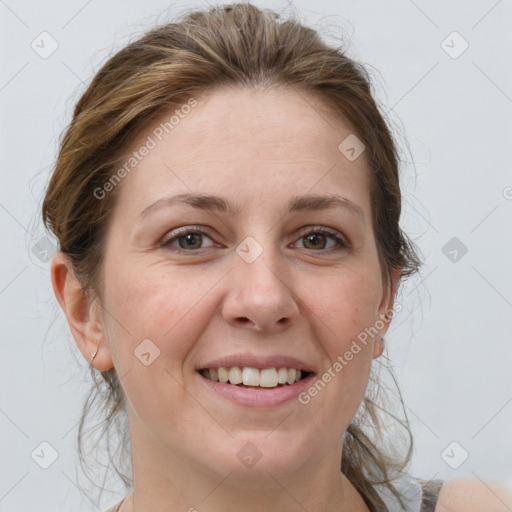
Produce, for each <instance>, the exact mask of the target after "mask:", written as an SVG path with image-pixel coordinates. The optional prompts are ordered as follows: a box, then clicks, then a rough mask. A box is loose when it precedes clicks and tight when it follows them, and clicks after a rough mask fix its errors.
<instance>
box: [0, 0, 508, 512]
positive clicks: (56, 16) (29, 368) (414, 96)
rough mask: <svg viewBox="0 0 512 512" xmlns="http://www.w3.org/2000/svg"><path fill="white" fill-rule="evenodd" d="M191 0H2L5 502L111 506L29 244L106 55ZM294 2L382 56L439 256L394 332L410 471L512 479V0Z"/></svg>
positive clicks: (411, 291)
mask: <svg viewBox="0 0 512 512" xmlns="http://www.w3.org/2000/svg"><path fill="white" fill-rule="evenodd" d="M255 3H256V4H257V5H258V6H265V7H272V8H274V9H275V10H277V11H283V10H285V9H287V3H286V2H283V1H279V2H266V3H265V2H255ZM194 5H197V6H201V7H206V6H207V4H206V3H205V2H196V3H193V2H186V3H178V2H173V3H169V2H165V1H160V0H145V1H144V2H140V1H135V0H130V1H126V0H123V1H121V0H115V1H110V2H108V3H107V2H100V1H99V0H90V1H84V0H69V1H66V2H64V1H63V0H60V1H57V0H51V1H45V2H44V3H43V2H36V1H34V0H32V1H28V0H0V25H1V30H0V38H1V60H2V66H1V70H0V109H1V117H0V130H1V136H0V141H1V142H0V143H1V155H2V161H1V167H0V168H1V171H0V172H1V183H2V186H1V187H0V225H1V241H2V243H1V244H0V258H1V267H0V268H1V270H0V307H1V315H2V316H1V327H2V343H1V350H2V359H1V361H2V367H1V372H0V379H1V388H0V389H1V400H0V429H1V430H0V432H1V436H0V445H1V453H2V457H1V459H0V460H1V461H2V462H1V469H0V512H2V511H12V510H17V511H29V510H35V509H36V508H37V510H66V511H70V510H98V508H96V507H95V506H94V504H93V503H92V502H91V501H89V500H88V499H87V498H86V497H84V496H82V495H81V494H80V490H79V488H78V487H77V482H78V479H79V478H80V477H79V475H78V474H77V471H78V469H77V468H78V466H77V458H76V450H75V434H76V426H77V421H78V419H79V415H80V411H81V407H82V402H83V400H84V398H85V393H86V391H87V387H88V384H87V383H86V381H85V376H86V375H87V374H86V366H87V364H86V362H85V361H83V359H82V358H81V355H80V354H79V353H78V352H77V349H76V347H75V343H74V341H73V339H72V337H71V334H70V332H69V329H68V327H67V323H66V322H65V320H64V316H63V314H62V313H61V311H60V309H58V306H57V305H56V301H55V299H54V297H53V292H52V289H51V283H50V278H49V263H47V262H46V263H45V262H44V261H41V260H40V258H39V257H38V256H37V255H36V254H34V253H33V252H32V248H33V247H34V246H35V245H36V246H37V247H38V248H39V255H40V256H44V252H42V251H44V247H43V245H44V242H41V241H40V239H41V237H42V236H44V234H45V233H44V230H43V227H42V225H41V222H40V221H39V218H38V217H37V216H38V208H39V207H40V204H41V200H42V191H43V188H44V185H45V183H46V180H47V179H48V176H49V174H50V171H51V168H52V164H53V162H54V159H55V156H56V151H57V147H58V138H59V136H60V133H61V132H62V130H63V129H64V127H65V126H66V124H67V123H68V122H69V120H70V119H71V115H72V108H73V106H74V104H75V102H76V101H77V100H78V98H79V96H80V94H81V93H82V92H83V91H84V90H85V87H86V85H88V83H89V82H90V80H91V78H92V76H93V74H94V72H95V71H97V70H98V69H99V66H100V65H101V64H102V63H103V62H104V60H105V59H106V58H107V57H108V56H109V55H110V54H112V53H113V52H114V51H115V50H117V49H120V48H121V47H122V46H123V45H124V44H126V42H128V41H129V40H132V39H134V38H136V37H137V36H139V35H140V34H142V33H143V32H144V31H145V30H146V29H148V28H150V27H151V26H152V25H153V24H154V23H155V22H164V21H166V20H169V17H173V16H175V15H177V14H180V13H181V12H182V10H183V9H184V8H188V7H192V6H194ZM313 7H314V10H311V9H312V8H313ZM292 8H293V9H296V10H297V11H298V12H299V14H300V15H301V16H302V18H303V19H304V21H306V22H307V23H308V24H310V25H313V26H315V27H316V28H318V29H319V30H321V31H322V33H323V34H325V35H326V37H327V38H329V37H339V36H343V34H345V35H346V36H347V37H349V38H350V41H351V43H350V51H349V54H350V55H351V56H352V57H355V58H356V59H358V60H360V61H361V62H363V63H364V64H366V65H367V66H368V67H369V69H370V72H371V73H372V76H373V77H374V80H375V87H376V94H377V99H378V100H379V102H381V104H382V106H383V109H384V111H386V112H388V115H389V117H390V120H391V123H392V125H393V128H394V129H396V130H397V134H398V137H399V140H400V142H401V144H402V152H403V155H404V159H405V165H404V167H403V172H404V177H403V191H404V194H405V198H404V216H403V220H402V226H403V227H404V228H405V230H406V231H407V232H408V233H409V234H410V236H411V237H412V238H413V239H414V240H416V241H417V243H418V244H419V246H420V248H421V250H422V252H423V255H424V258H425V265H424V266H423V269H422V272H421V275H418V276H417V277H416V278H415V279H412V280H410V281H409V282H407V283H406V285H405V287H404V288H403V290H402V293H401V296H400V298H399V300H400V303H401V304H402V305H403V310H402V312H401V313H400V314H399V315H398V316H397V317H396V318H395V320H394V322H393V325H392V328H391V330H390V332H389V335H388V337H387V345H388V347H389V354H390V357H391V359H392V360H393V366H394V371H395V374H396V376H397V377H398V380H399V383H400V386H401V390H402V393H403V396H404V399H405V401H406V404H407V413H408V416H409V419H410V421H411V424H412V428H413V432H414V434H415V452H414V457H413V463H412V467H411V472H412V474H414V475H415V476H419V477H422V478H425V479H430V478H443V479H452V478H456V477H461V476H470V477H474V478H480V479H486V478H488V479H494V480H498V481H501V482H503V483H506V484H507V485H508V486H510V487H511V488H512V463H511V461H512V443H511V440H510V432H511V424H512V403H511V402H512V375H511V371H510V368H511V357H512V348H511V346H512V345H511V344H512V336H511V334H510V327H511V318H512V271H511V255H512V242H511V236H510V235H511V229H510V228H511V222H510V221H511V219H512V172H511V168H510V160H511V158H510V156H511V150H510V148H511V134H512V117H511V114H512V69H511V61H510V49H511V42H512V22H511V20H512V16H511V14H512V2H511V1H510V0H501V1H497V2H496V1H495V0H489V1H487V0H485V1H484V0H482V1H470V2H468V1H462V0H460V1H451V2H446V1H444V0H443V1H442V0H435V1H430V2H427V1H426V0H422V1H420V0H417V1H412V0H393V1H387V2H379V1H377V0H373V1H356V0H350V1H349V0H346V1H345V0H344V1H339V0H336V1H335V0H331V1H328V0H322V1H320V2H318V3H315V4H314V6H313V4H312V2H306V1H303V0H295V1H294V2H293V4H292ZM337 27H341V28H337ZM43 31H47V32H48V33H49V34H51V36H52V38H54V39H55V40H56V41H57V43H58V48H57V50H56V51H55V52H54V53H53V54H52V55H51V56H49V57H48V58H46V59H44V58H41V56H40V55H39V54H38V53H36V51H34V50H33V49H32V47H31V43H32V42H33V41H34V40H35V41H36V43H37V42H38V41H40V40H41V39H40V38H39V39H38V37H39V35H40V34H41V32H43ZM453 31H457V32H458V33H459V34H460V35H461V36H462V38H464V40H466V41H467V43H468V44H469V47H468V49H467V50H466V51H465V52H464V53H462V54H461V55H460V56H458V57H457V58H453V52H458V51H459V50H460V49H461V48H462V46H461V40H460V39H457V36H455V39H454V36H451V37H449V38H448V39H447V42H445V43H444V46H443V41H444V40H446V38H447V37H448V36H449V35H450V34H451V33H452V32H453ZM47 41H49V40H47ZM39 44H41V43H39ZM48 44H49V43H47V44H46V45H45V48H49V46H48ZM447 45H449V46H451V47H452V48H451V49H449V48H447ZM446 49H447V50H448V51H450V52H452V56H450V55H449V54H448V53H447V51H445V50H446ZM453 237H456V238H457V240H455V241H452V242H451V244H452V245H448V246H446V244H447V243H448V242H449V241H450V240H451V239H452V238H453ZM453 244H455V245H453ZM462 244H464V246H465V247H466V248H467V253H466V254H464V255H462V252H463V251H462ZM443 248H444V249H443ZM454 249H455V250H456V251H457V261H452V260H453V258H454V256H455V253H453V252H451V253H450V251H453V250H454ZM461 255H462V256H461ZM43 259H44V258H43ZM454 441H455V442H457V443H458V444H457V445H455V446H453V445H452V447H451V448H449V449H448V451H447V452H444V450H445V449H446V448H447V447H448V446H449V445H450V444H451V443H452V442H454ZM42 442H47V443H49V444H50V445H51V446H52V447H53V448H54V449H55V450H56V452H57V453H58V458H57V459H56V460H55V462H54V463H53V464H52V465H51V466H50V467H48V469H43V468H42V467H40V465H38V464H37V463H36V462H35V461H34V459H36V460H37V456H36V455H34V458H33V457H32V456H31V454H32V453H33V452H34V450H36V453H39V454H41V453H44V454H45V455H44V457H46V458H48V457H49V456H50V455H49V454H50V453H51V451H50V449H48V448H47V447H45V445H43V447H42V450H43V451H42V452H41V446H40V444H41V443H42ZM452 448H453V451H452ZM462 450H465V451H467V452H468V454H469V458H468V459H467V460H466V461H465V462H464V463H463V464H462V465H460V467H459V468H458V469H453V468H452V467H450V465H449V464H448V463H447V460H448V461H450V462H451V464H452V465H455V462H456V461H458V460H460V457H461V454H463V453H464V452H463V451H462ZM442 453H444V457H443V456H442ZM44 457H42V456H41V457H40V460H41V459H42V458H44ZM47 460H49V459H47ZM454 461H455V462H454ZM97 483H100V482H97ZM110 489H112V490H113V494H108V493H107V494H105V495H103V496H102V497H101V502H100V504H99V509H100V510H101V509H103V508H106V506H107V505H109V504H111V503H113V502H114V501H115V500H117V499H118V498H120V497H121V496H122V495H124V494H123V489H122V487H121V486H120V485H116V483H115V481H114V480H113V481H112V482H111V485H110Z"/></svg>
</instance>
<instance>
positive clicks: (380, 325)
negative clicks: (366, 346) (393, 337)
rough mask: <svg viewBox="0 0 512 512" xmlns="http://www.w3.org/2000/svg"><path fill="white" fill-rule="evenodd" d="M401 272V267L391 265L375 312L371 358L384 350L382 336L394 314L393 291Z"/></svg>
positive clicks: (394, 291)
mask: <svg viewBox="0 0 512 512" xmlns="http://www.w3.org/2000/svg"><path fill="white" fill-rule="evenodd" d="M401 274H402V268H401V267H392V268H391V272H390V278H389V282H388V285H387V287H386V289H385V290H384V292H383V295H382V300H381V302H380V305H379V309H378V312H377V318H376V321H375V328H376V329H378V331H379V333H378V334H377V335H376V337H375V344H374V347H373V358H374V359H375V358H377V357H379V356H380V355H382V352H383V351H384V340H383V336H384V334H386V332H387V330H388V328H389V324H390V323H391V320H392V318H393V316H394V315H395V310H394V309H393V306H394V302H395V293H396V289H397V286H398V283H399V281H400V276H401Z"/></svg>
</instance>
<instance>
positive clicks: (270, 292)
mask: <svg viewBox="0 0 512 512" xmlns="http://www.w3.org/2000/svg"><path fill="white" fill-rule="evenodd" d="M236 252H237V255H236V260H235V267H234V268H233V270H232V272H231V274H232V275H231V281H230V285H229V291H228V294H227V298H226V301H225V302H224V312H223V313H224V315H225V317H226V320H228V321H229V322H231V323H233V322H235V323H237V324H240V323H243V324H244V325H246V324H247V320H249V321H250V323H251V325H252V326H253V327H254V328H256V329H257V330H265V329H273V328H276V326H278V325H283V324H284V323H288V322H289V321H290V320H292V319H293V318H295V317H296V316H297V315H298V307H297V304H296V301H295V298H294V294H293V293H292V289H291V283H289V275H288V272H286V270H285V262H284V257H283V255H282V254H280V250H279V247H278V246H277V244H275V243H274V239H273V236H272V233H271V232H270V233H268V232H267V233H263V234H262V235H260V236H259V238H258V239H256V237H253V236H248V237H246V238H245V239H244V240H243V241H242V242H241V243H240V244H239V246H238V247H237V248H236ZM283 319H286V321H285V320H283Z"/></svg>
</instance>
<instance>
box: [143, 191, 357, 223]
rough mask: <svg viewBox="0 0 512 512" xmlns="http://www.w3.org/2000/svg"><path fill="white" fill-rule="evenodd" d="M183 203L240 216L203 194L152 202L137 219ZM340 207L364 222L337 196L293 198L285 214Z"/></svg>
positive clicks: (216, 198)
mask: <svg viewBox="0 0 512 512" xmlns="http://www.w3.org/2000/svg"><path fill="white" fill-rule="evenodd" d="M175 203H185V204H188V205H189V206H192V207H193V208H197V209H199V210H204V211H209V212H216V213H222V214H225V215H232V216H235V215H238V214H240V211H241V209H240V207H239V206H237V205H232V204H231V203H229V201H227V200H226V199H224V198H223V197H220V196H215V195H205V194H179V195H176V196H172V197H164V198H162V199H159V200H158V201H156V202H154V203H153V204H151V205H149V206H148V207H147V208H145V209H144V210H143V211H142V212H141V213H140V214H139V218H143V217H146V216H147V215H148V214H149V213H150V212H153V211H155V210H158V209H160V208H162V207H164V206H167V205H171V204H175ZM335 207H341V208H345V209H347V210H349V211H350V212H352V213H355V214H356V215H357V216H358V217H360V218H361V220H362V221H363V223H364V221H365V217H364V211H363V209H362V208H361V206H359V205H358V204H356V203H354V202H353V201H351V200H350V199H347V198H346V197H343V196H340V195H338V194H330V195H316V194H308V195H303V196H297V197H293V198H292V199H291V200H290V202H289V203H288V210H287V213H293V212H304V211H321V210H327V209H329V208H335Z"/></svg>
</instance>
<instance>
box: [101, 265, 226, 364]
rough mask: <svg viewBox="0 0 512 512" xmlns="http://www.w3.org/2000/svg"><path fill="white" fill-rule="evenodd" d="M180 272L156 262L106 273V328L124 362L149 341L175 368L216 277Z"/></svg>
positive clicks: (202, 317)
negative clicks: (107, 323)
mask: <svg viewBox="0 0 512 512" xmlns="http://www.w3.org/2000/svg"><path fill="white" fill-rule="evenodd" d="M179 272H180V269H169V268H168V266H167V267H166V266H165V264H159V265H153V266H147V267H143V268H142V267H137V266H135V265H134V267H133V268H132V269H127V268H124V269H121V268H120V267H118V268H117V271H116V274H115V275H114V274H111V277H112V279H111V281H110V283H107V287H106V290H107V291H108V294H107V295H106V296H105V304H106V307H105V309H106V310H107V311H108V313H111V314H110V315H107V316H109V317H110V322H109V332H110V331H111V330H113V332H114V333H115V334H114V340H113V341H114V344H115V345H116V348H117V347H119V349H121V350H117V351H116V352H117V353H118V356H120V357H122V358H124V359H125V362H128V361H127V358H129V357H131V356H133V352H134V351H136V352H137V350H138V347H139V345H140V344H141V343H142V342H143V341H144V340H151V342H152V343H154V345H156V347H158V350H159V351H160V355H161V356H163V357H162V360H165V364H166V366H167V365H172V366H173V367H177V366H180V365H181V364H182V362H183V360H184V358H185V356H186V354H187V353H188V352H189V351H190V349H191V346H192V345H193V342H194V339H196V338H197V336H198V333H200V332H201V330H202V329H204V328H205V327H206V325H207V323H208V319H209V316H208V314H206V311H205V309H206V308H207V307H208V291H209V290H211V288H212V287H213V286H214V285H215V282H216V281H217V280H218V279H215V278H214V277H215V276H204V278H199V277H198V276H197V274H196V275H195V278H194V279H193V280H192V279H190V280H189V279H187V278H186V276H184V275H183V272H181V274H179ZM203 323H204V325H203ZM145 343H146V344H148V345H149V346H150V345H151V344H149V343H148V342H147V341H145ZM155 351H156V350H155Z"/></svg>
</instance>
